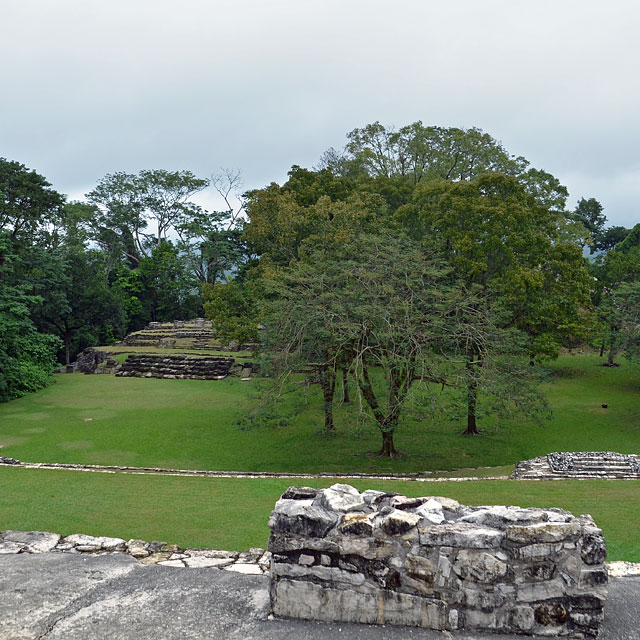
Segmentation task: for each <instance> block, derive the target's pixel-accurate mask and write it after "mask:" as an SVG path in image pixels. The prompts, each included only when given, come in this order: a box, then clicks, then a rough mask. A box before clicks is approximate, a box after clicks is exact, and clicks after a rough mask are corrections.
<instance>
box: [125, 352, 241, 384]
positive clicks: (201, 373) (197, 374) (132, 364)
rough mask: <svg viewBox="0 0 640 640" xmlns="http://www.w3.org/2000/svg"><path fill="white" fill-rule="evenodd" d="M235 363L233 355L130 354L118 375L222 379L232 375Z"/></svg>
mask: <svg viewBox="0 0 640 640" xmlns="http://www.w3.org/2000/svg"><path fill="white" fill-rule="evenodd" d="M233 364H234V360H233V358H216V357H211V356H187V355H166V356H165V355H152V354H131V355H129V356H128V357H127V359H126V360H125V362H124V363H123V364H122V365H121V367H120V370H119V371H117V372H116V374H115V375H116V376H120V377H133V376H136V377H142V378H169V379H191V380H221V379H222V378H225V377H226V376H228V375H229V373H230V371H231V367H232V366H233Z"/></svg>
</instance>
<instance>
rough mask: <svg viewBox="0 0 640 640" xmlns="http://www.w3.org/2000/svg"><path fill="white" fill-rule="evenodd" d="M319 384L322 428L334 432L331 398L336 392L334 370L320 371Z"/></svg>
mask: <svg viewBox="0 0 640 640" xmlns="http://www.w3.org/2000/svg"><path fill="white" fill-rule="evenodd" d="M320 384H321V385H322V396H323V398H324V428H325V429H326V430H327V431H335V430H336V427H335V425H334V424H333V396H334V393H335V390H336V375H335V370H329V368H328V367H327V368H325V369H324V370H323V371H321V372H320Z"/></svg>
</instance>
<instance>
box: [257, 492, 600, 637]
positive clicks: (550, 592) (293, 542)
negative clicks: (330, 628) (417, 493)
mask: <svg viewBox="0 0 640 640" xmlns="http://www.w3.org/2000/svg"><path fill="white" fill-rule="evenodd" d="M269 526H270V528H271V537H270V539H269V550H270V551H271V552H272V561H271V587H270V595H271V604H272V607H273V611H274V614H275V615H277V616H281V617H286V618H299V619H306V620H318V621H325V622H330V621H334V622H335V621H344V622H359V623H369V624H392V625H411V626H416V627H423V628H428V629H438V630H442V631H445V630H446V631H478V632H486V631H490V632H501V633H516V634H522V633H525V634H533V635H536V634H539V635H545V636H552V637H557V636H566V637H574V638H588V637H595V636H596V635H597V634H598V630H599V627H600V624H601V622H602V620H603V607H604V603H605V600H606V595H607V572H606V568H605V565H604V561H605V555H606V551H605V543H604V538H603V537H602V532H601V530H600V529H599V528H598V527H596V526H595V524H594V522H593V520H592V519H591V517H590V516H580V517H575V516H573V515H572V514H571V513H569V512H567V511H563V510H561V509H522V508H519V507H503V506H492V507H467V506H462V505H460V504H459V503H457V502H456V501H454V500H450V499H446V498H426V497H425V498H407V497H404V496H400V495H397V494H390V493H384V492H380V491H365V492H363V493H360V492H359V491H358V490H356V489H354V488H353V487H351V486H349V485H344V484H336V485H333V486H332V487H330V488H329V489H324V490H320V489H311V488H308V487H290V488H289V489H288V490H287V491H286V492H285V493H284V494H283V496H282V498H281V499H280V500H279V501H278V503H277V504H276V507H275V509H274V511H273V513H272V515H271V518H270V521H269Z"/></svg>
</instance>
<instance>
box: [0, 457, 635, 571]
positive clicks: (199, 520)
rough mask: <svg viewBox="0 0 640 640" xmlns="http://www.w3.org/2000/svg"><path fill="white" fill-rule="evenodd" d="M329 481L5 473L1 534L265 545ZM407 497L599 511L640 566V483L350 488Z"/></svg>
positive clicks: (609, 532) (612, 546)
mask: <svg viewBox="0 0 640 640" xmlns="http://www.w3.org/2000/svg"><path fill="white" fill-rule="evenodd" d="M296 483H297V484H309V485H312V486H316V487H325V486H329V485H331V484H332V483H333V481H332V480H330V479H323V480H304V481H297V482H296V481H293V480H279V479H250V480H247V479H233V478H223V479H219V478H185V477H160V476H139V475H126V474H101V473H82V472H76V471H45V470H30V469H12V468H2V469H0V487H1V490H0V514H1V515H0V530H2V529H18V530H40V531H55V532H57V533H61V534H65V535H68V534H70V533H87V534H90V535H107V536H115V537H121V538H125V539H128V538H142V539H143V540H163V541H166V542H171V543H176V544H179V545H181V546H185V547H186V546H197V547H210V548H222V549H236V550H244V549H247V548H249V547H255V546H259V547H265V546H266V544H267V538H268V529H267V521H268V518H269V513H270V512H271V510H272V509H273V505H274V504H275V501H276V500H277V499H278V497H279V496H280V495H281V494H282V492H283V491H284V489H285V488H286V487H287V486H289V485H290V484H296ZM350 483H351V484H353V485H354V486H356V487H358V488H359V489H361V490H363V489H365V488H376V489H383V490H388V491H397V492H399V493H403V494H405V495H409V496H420V495H441V496H447V497H451V498H455V499H456V500H459V501H460V502H462V503H464V504H487V503H490V504H518V505H520V506H523V507H528V506H537V507H549V506H554V507H562V508H565V509H568V510H569V511H572V512H573V513H574V514H581V513H591V515H592V516H593V517H594V519H595V520H596V522H597V523H598V525H600V526H601V527H602V529H603V531H604V534H605V537H606V540H607V547H608V559H609V560H627V561H631V562H640V538H639V537H638V535H637V532H638V530H639V528H640V481H636V480H627V481H622V480H582V481H578V480H567V481H562V482H558V481H550V482H533V481H517V482H516V481H507V480H503V481H493V480H487V481H483V482H462V483H455V482H442V483H437V484H432V483H423V482H411V481H405V482H398V481H393V482H392V481H375V482H374V481H363V480H359V481H350Z"/></svg>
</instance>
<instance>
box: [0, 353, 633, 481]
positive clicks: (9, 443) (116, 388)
mask: <svg viewBox="0 0 640 640" xmlns="http://www.w3.org/2000/svg"><path fill="white" fill-rule="evenodd" d="M601 362H602V360H601V359H600V358H598V357H597V356H593V355H587V356H563V357H561V358H560V359H559V360H558V361H557V362H554V363H552V364H551V365H550V368H551V370H552V375H551V377H550V381H549V382H547V383H545V384H544V385H543V389H544V392H545V394H546V396H547V397H548V399H549V402H550V404H551V406H552V407H553V410H554V414H553V419H552V420H551V421H550V422H549V423H548V424H547V425H546V426H544V427H539V426H535V425H531V424H524V423H522V422H518V421H510V422H509V421H504V422H502V423H501V424H500V425H499V427H494V426H493V425H492V424H485V425H484V426H485V427H487V428H488V430H487V433H485V434H483V435H482V436H478V437H467V436H462V435H461V431H462V430H463V428H464V424H463V421H462V420H453V421H452V420H447V419H445V418H440V419H425V420H422V421H420V420H418V419H416V418H413V419H412V418H409V417H405V418H404V419H403V420H402V422H401V424H400V426H399V428H398V431H397V435H396V444H397V447H398V448H399V449H401V450H403V451H405V452H407V455H406V456H405V457H403V458H400V459H396V460H383V459H380V458H378V457H375V456H372V455H371V452H373V451H375V450H376V449H378V448H379V446H380V435H379V432H378V431H377V429H376V428H375V426H373V425H371V424H363V422H362V420H361V419H359V415H358V403H357V402H352V403H351V404H349V405H342V406H338V407H337V409H336V424H337V426H338V429H337V432H336V434H335V435H334V436H331V437H327V436H326V434H324V433H323V432H322V429H321V426H322V419H323V416H322V410H321V399H320V396H319V393H318V389H317V388H315V387H314V388H312V389H311V390H309V391H308V392H307V394H306V395H305V392H304V391H303V390H300V391H299V392H297V393H295V394H288V395H287V396H286V397H285V400H284V402H283V403H282V405H281V407H280V411H281V412H282V415H283V416H285V419H284V420H282V421H281V423H280V424H279V421H278V420H274V421H272V424H271V426H264V425H263V426H258V427H256V428H249V429H247V425H245V428H244V430H242V429H240V428H239V425H238V424H237V420H238V418H240V417H241V416H243V415H246V414H247V413H248V412H249V411H250V410H251V409H252V408H253V407H255V406H256V404H257V402H258V399H257V393H256V391H257V389H256V385H257V384H258V382H257V381H256V380H255V379H254V380H252V381H250V382H241V381H240V380H239V379H237V378H228V379H225V380H220V381H201V380H155V379H138V378H115V377H113V376H102V375H101V376H84V375H82V374H75V375H65V374H62V375H59V376H57V377H56V384H54V385H52V386H50V387H48V388H47V389H44V390H42V391H41V392H38V393H36V394H31V395H28V396H26V397H24V398H21V399H19V400H15V401H12V402H9V403H6V404H4V405H0V445H2V446H3V448H2V449H1V450H0V451H1V452H2V455H5V456H11V457H14V458H18V459H19V460H24V461H34V462H67V463H70V462H76V463H88V464H123V465H134V466H164V467H177V468H192V469H215V470H242V471H274V472H296V471H305V472H329V473H331V472H334V473H346V472H366V473H409V472H423V471H436V470H451V469H460V468H473V467H484V466H487V467H490V466H500V467H501V468H500V469H496V470H495V471H493V470H482V471H480V472H479V474H485V475H493V474H495V473H507V474H508V473H509V472H510V470H511V465H513V464H514V463H515V462H517V461H518V460H523V459H527V458H532V457H534V456H538V455H544V454H546V453H549V452H551V451H581V450H611V451H619V452H622V453H633V452H640V373H639V372H638V370H637V369H636V370H634V369H632V368H631V367H628V366H623V367H620V368H614V369H612V368H606V367H601V366H598V365H599V364H600V363H601ZM603 403H606V404H608V408H607V409H603V408H602V407H601V405H602V404H603ZM294 409H297V410H298V411H297V413H296V415H294ZM287 416H288V417H287Z"/></svg>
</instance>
